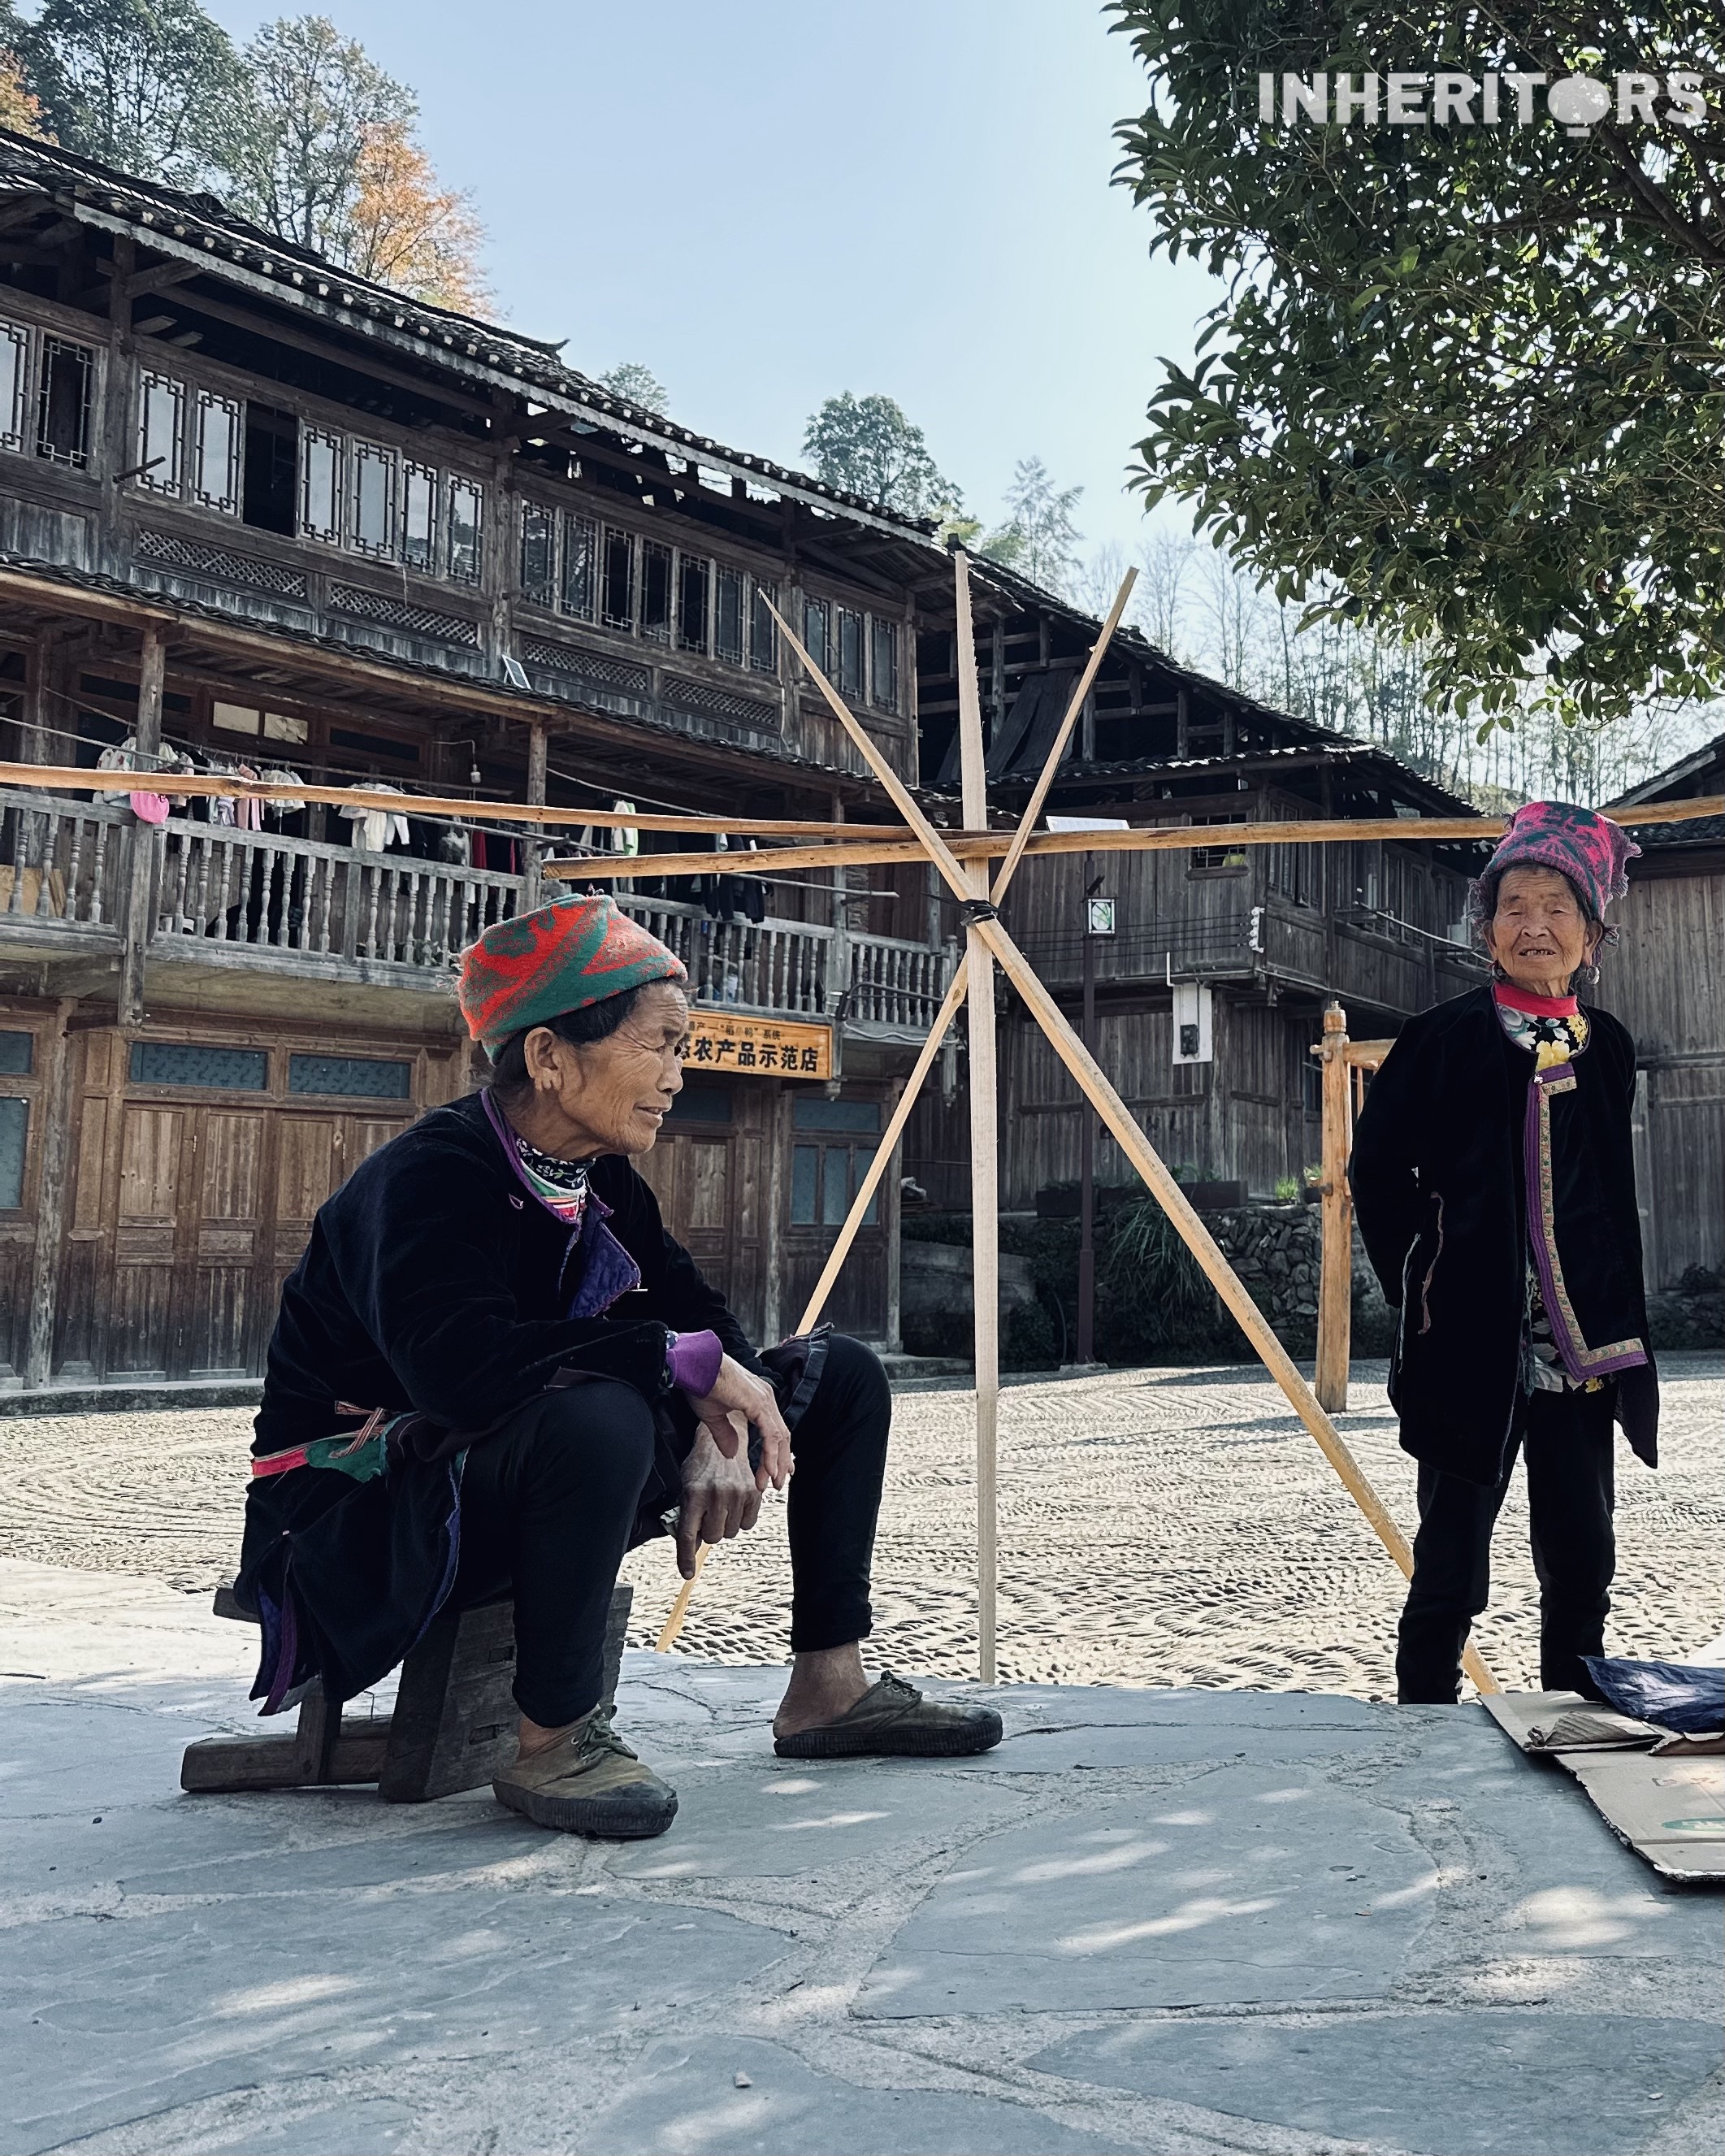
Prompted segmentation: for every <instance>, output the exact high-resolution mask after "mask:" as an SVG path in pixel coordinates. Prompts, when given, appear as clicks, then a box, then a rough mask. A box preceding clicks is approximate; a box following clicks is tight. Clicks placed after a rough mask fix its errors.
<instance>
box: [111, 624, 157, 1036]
mask: <svg viewBox="0 0 1725 2156" xmlns="http://www.w3.org/2000/svg"><path fill="white" fill-rule="evenodd" d="M166 667H167V644H165V643H164V641H163V639H162V631H161V630H160V629H146V630H145V631H144V636H143V649H142V651H141V654H140V658H139V665H138V731H137V759H136V761H137V770H138V773H139V777H140V783H141V785H147V783H148V780H147V778H146V776H145V774H146V773H149V772H151V771H152V770H154V768H155V767H156V759H157V755H158V754H159V752H160V751H161V748H162V675H163V673H164V671H165V670H166ZM126 836H127V841H128V843H127V848H126V898H125V903H124V908H123V911H122V913H121V943H120V1008H119V1012H118V1023H119V1024H121V1025H122V1026H135V1025H138V1024H141V1023H142V1020H143V1016H144V962H145V957H146V952H147V951H148V949H149V945H150V933H151V928H152V927H153V926H154V923H153V921H151V910H152V907H153V906H154V895H155V883H156V864H157V858H158V853H159V849H160V844H161V840H160V838H159V836H158V832H157V827H156V826H154V825H151V824H140V823H137V822H136V821H135V822H134V823H133V825H132V828H131V830H130V831H129V832H128V833H127V834H126Z"/></svg>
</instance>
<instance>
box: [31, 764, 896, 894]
mask: <svg viewBox="0 0 1725 2156" xmlns="http://www.w3.org/2000/svg"><path fill="white" fill-rule="evenodd" d="M0 786H36V787H44V788H52V789H53V790H54V791H55V792H65V791H67V790H68V789H74V788H75V789H76V790H77V791H78V792H79V793H165V794H166V795H167V797H168V798H169V799H170V800H178V799H180V798H182V797H184V798H193V797H197V798H210V797H213V796H216V795H225V796H226V797H227V798H229V799H231V800H248V801H320V802H322V803H325V804H326V806H328V807H334V808H383V809H387V810H388V811H389V812H390V813H391V814H394V815H413V816H453V817H454V818H455V819H457V821H459V822H466V823H470V822H472V821H473V819H475V817H483V818H484V819H485V820H486V821H487V822H489V823H500V824H569V825H572V826H575V827H581V826H585V825H591V826H592V827H593V829H595V830H603V831H616V830H629V831H673V832H675V831H685V832H687V833H688V834H690V836H691V837H696V836H701V835H703V834H704V835H706V836H708V837H712V836H715V835H716V834H718V833H719V832H721V831H723V832H726V833H728V834H734V835H736V836H737V837H740V838H793V839H823V838H834V839H841V838H845V837H848V836H850V835H852V834H855V830H856V829H857V827H856V825H855V824H832V823H822V822H819V821H814V822H811V821H809V820H807V819H802V820H798V819H792V818H787V817H783V816H683V815H670V814H661V813H659V812H657V811H655V810H651V809H634V808H629V809H618V808H552V807H550V806H548V805H547V803H544V802H529V801H476V800H473V799H471V798H467V797H465V796H463V795H459V794H451V795H449V796H448V797H442V796H438V795H434V794H429V793H399V792H390V791H387V790H386V791H382V792H377V791H374V790H373V789H372V788H367V787H363V786H314V785H312V784H311V783H309V782H305V783H301V782H300V781H299V780H295V782H294V783H292V784H291V785H289V784H286V783H283V782H281V781H279V780H275V779H262V778H216V777H213V776H211V775H208V774H205V773H185V774H183V775H182V774H181V773H177V772H172V771H86V770H85V769H84V768H83V767H81V766H80V765H77V764H42V763H0ZM699 858H700V859H701V860H703V861H705V862H706V863H707V864H708V865H709V866H711V865H712V864H713V863H714V862H715V861H717V860H722V859H723V855H717V854H702V855H701V856H700V857H699ZM919 858H920V856H919ZM577 865H582V864H577ZM630 870H632V871H633V872H634V873H635V874H639V872H640V856H639V855H634V856H631V858H630V860H629V864H628V868H627V870H625V871H624V872H625V873H628V872H629V871H630Z"/></svg>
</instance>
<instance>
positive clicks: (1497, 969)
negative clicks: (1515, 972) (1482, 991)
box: [1491, 958, 1509, 981]
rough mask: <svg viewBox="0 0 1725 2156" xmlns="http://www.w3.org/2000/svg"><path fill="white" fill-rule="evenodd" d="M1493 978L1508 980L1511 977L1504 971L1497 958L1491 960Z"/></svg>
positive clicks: (1495, 979)
mask: <svg viewBox="0 0 1725 2156" xmlns="http://www.w3.org/2000/svg"><path fill="white" fill-rule="evenodd" d="M1491 978H1492V979H1493V980H1494V981H1507V979H1508V978H1509V975H1508V974H1507V973H1505V972H1504V970H1503V968H1502V966H1500V965H1499V964H1498V962H1497V960H1496V959H1495V958H1494V959H1493V960H1492V961H1491Z"/></svg>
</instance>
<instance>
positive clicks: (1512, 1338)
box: [1351, 801, 1659, 1702]
mask: <svg viewBox="0 0 1725 2156" xmlns="http://www.w3.org/2000/svg"><path fill="white" fill-rule="evenodd" d="M1637 850H1638V849H1637V848H1636V847H1635V846H1634V845H1632V844H1630V841H1629V840H1628V839H1626V838H1625V835H1624V834H1623V833H1622V831H1621V830H1620V829H1619V828H1618V826H1617V825H1616V824H1613V823H1610V822H1609V821H1607V819H1605V818H1604V817H1602V816H1595V815H1594V814H1591V813H1590V812H1589V810H1587V809H1585V808H1570V807H1568V806H1566V805H1565V804H1564V803H1560V802H1551V801H1536V802H1532V803H1529V804H1528V806H1527V808H1522V809H1518V810H1517V813H1516V814H1515V815H1514V816H1513V817H1512V818H1511V819H1510V824H1509V828H1508V829H1507V831H1506V832H1505V833H1504V834H1503V838H1502V841H1501V843H1500V844H1499V845H1498V847H1497V851H1496V852H1495V853H1494V854H1493V855H1492V856H1491V860H1490V862H1489V863H1488V865H1487V866H1486V872H1485V874H1484V875H1482V876H1481V878H1480V880H1479V882H1478V883H1477V884H1476V886H1475V889H1474V911H1475V921H1476V927H1477V928H1478V930H1479V932H1480V935H1481V940H1482V941H1483V942H1484V944H1485V947H1486V951H1487V952H1488V953H1489V955H1490V957H1491V972H1492V981H1491V985H1490V986H1489V987H1487V988H1476V989H1473V990H1471V991H1470V992H1469V993H1467V994H1466V995H1463V996H1458V997H1456V998H1455V1000H1454V1001H1453V1002H1450V1003H1446V1004H1440V1005H1439V1006H1438V1007H1437V1009H1435V1010H1429V1011H1425V1012H1424V1013H1422V1014H1421V1015H1420V1017H1418V1018H1416V1019H1412V1020H1410V1021H1409V1024H1407V1025H1405V1026H1404V1028H1403V1029H1402V1031H1401V1034H1400V1035H1399V1038H1398V1039H1397V1041H1396V1044H1395V1047H1394V1052H1393V1053H1392V1054H1391V1055H1390V1056H1389V1059H1388V1060H1387V1061H1386V1062H1385V1063H1384V1066H1383V1068H1382V1070H1379V1072H1378V1075H1377V1076H1376V1078H1375V1079H1374V1080H1373V1082H1372V1087H1371V1091H1370V1092H1369V1093H1368V1095H1367V1097H1366V1105H1365V1107H1364V1109H1363V1111H1362V1112H1361V1116H1360V1119H1359V1126H1358V1131H1357V1132H1356V1134H1355V1137H1354V1147H1353V1168H1352V1177H1351V1179H1352V1183H1353V1195H1354V1201H1355V1204H1356V1206H1357V1208H1358V1214H1359V1224H1360V1232H1361V1234H1362V1235H1363V1237H1364V1239H1365V1244H1366V1249H1367V1251H1368V1254H1369V1255H1370V1257H1371V1260H1372V1265H1373V1270H1375V1271H1376V1273H1377V1275H1378V1279H1379V1281H1381V1282H1382V1283H1383V1287H1384V1294H1385V1296H1387V1297H1388V1298H1389V1301H1390V1303H1391V1304H1392V1306H1395V1307H1396V1308H1398V1309H1399V1312H1400V1322H1399V1327H1398V1329H1397V1334H1396V1346H1395V1354H1394V1360H1393V1361H1392V1363H1391V1365H1390V1382H1389V1392H1390V1399H1391V1400H1392V1402H1393V1403H1394V1406H1395V1409H1396V1412H1397V1414H1398V1415H1399V1418H1400V1420H1401V1441H1402V1444H1403V1445H1404V1448H1405V1449H1406V1450H1408V1451H1409V1452H1411V1453H1412V1454H1413V1455H1414V1458H1415V1459H1416V1460H1418V1461H1419V1463H1420V1483H1419V1503H1420V1532H1419V1534H1418V1536H1417V1537H1415V1540H1414V1577H1413V1581H1412V1583H1411V1584H1410V1586H1409V1590H1408V1600H1407V1606H1406V1608H1405V1609H1404V1611H1403V1613H1402V1620H1401V1628H1400V1640H1399V1648H1398V1651H1397V1655H1396V1676H1397V1681H1398V1689H1399V1697H1401V1698H1402V1699H1403V1700H1404V1701H1439V1702H1453V1701H1455V1700H1456V1699H1458V1698H1459V1697H1461V1650H1462V1648H1463V1646H1464V1645H1465V1644H1466V1639H1467V1634H1468V1629H1469V1627H1470V1625H1471V1623H1472V1621H1473V1620H1474V1619H1475V1618H1476V1617H1477V1616H1478V1615H1479V1614H1480V1612H1481V1610H1482V1609H1484V1608H1485V1606H1486V1597H1487V1594H1488V1592H1489V1587H1490V1556H1491V1530H1492V1527H1493V1526H1494V1525H1495V1523H1496V1522H1497V1514H1498V1512H1499V1510H1500V1509H1501V1507H1502V1503H1503V1499H1504V1493H1505V1491H1507V1488H1508V1486H1509V1478H1510V1475H1511V1473H1512V1471H1513V1469H1514V1466H1515V1460H1516V1454H1517V1451H1521V1452H1523V1453H1524V1454H1525V1455H1526V1457H1527V1502H1528V1508H1529V1511H1530V1512H1531V1514H1532V1543H1533V1565H1534V1570H1535V1571H1536V1573H1538V1578H1539V1610H1540V1645H1539V1665H1540V1681H1541V1683H1542V1684H1543V1686H1545V1688H1546V1689H1547V1690H1548V1691H1581V1692H1585V1693H1589V1694H1593V1693H1594V1689H1595V1688H1594V1684H1593V1681H1592V1680H1591V1678H1590V1677H1589V1675H1588V1672H1587V1670H1586V1668H1585V1666H1584V1661H1583V1657H1584V1655H1599V1654H1603V1652H1604V1627H1605V1617H1606V1614H1607V1612H1608V1611H1609V1609H1610V1606H1611V1599H1610V1586H1611V1576H1612V1573H1613V1570H1614V1568H1615V1564H1616V1544H1615V1539H1614V1537H1613V1532H1612V1512H1613V1507H1614V1502H1615V1485H1614V1480H1613V1456H1612V1454H1613V1433H1612V1425H1613V1423H1614V1421H1615V1422H1620V1423H1621V1424H1622V1425H1623V1429H1624V1433H1625V1435H1626V1436H1627V1437H1628V1439H1629V1441H1630V1445H1632V1446H1633V1447H1634V1449H1635V1451H1636V1452H1637V1453H1638V1454H1639V1455H1640V1457H1641V1458H1642V1459H1643V1460H1645V1461H1646V1463H1647V1465H1648V1466H1650V1467H1652V1466H1656V1464H1657V1459H1658V1455H1657V1450H1656V1437H1657V1432H1658V1425H1659V1389H1658V1383H1657V1379H1656V1376H1655V1373H1654V1367H1653V1358H1652V1355H1651V1353H1650V1352H1649V1348H1648V1345H1647V1303H1646V1296H1645V1290H1644V1287H1643V1285H1642V1277H1641V1232H1640V1214H1639V1212H1638V1211H1637V1209H1636V1204H1635V1163H1634V1158H1633V1154H1632V1152H1631V1149H1630V1106H1631V1104H1632V1103H1633V1101H1634V1099H1635V1045H1634V1043H1633V1042H1632V1040H1631V1039H1630V1036H1629V1034H1627V1033H1626V1032H1625V1029H1624V1028H1623V1027H1622V1026H1621V1025H1620V1024H1619V1023H1618V1021H1617V1020H1616V1019H1615V1018H1613V1017H1612V1016H1611V1015H1610V1014H1609V1012H1606V1011H1601V1010H1595V1009H1592V1008H1590V1007H1584V1005H1583V1004H1581V1003H1580V1002H1579V1000H1578V998H1577V996H1576V993H1575V991H1576V984H1577V983H1578V982H1579V981H1581V982H1591V981H1594V980H1597V979H1598V978H1599V967H1598V964H1597V962H1596V961H1597V958H1598V955H1599V949H1600V947H1601V945H1602V944H1603V943H1604V942H1605V941H1606V940H1607V939H1608V937H1610V936H1611V935H1612V934H1613V932H1611V931H1609V930H1607V928H1606V927H1605V925H1604V914H1605V907H1606V904H1607V901H1609V900H1610V899H1612V898H1615V897H1620V896H1622V894H1623V892H1624V891H1625V890H1627V888H1628V883H1627V880H1626V877H1625V864H1626V862H1627V861H1628V860H1629V859H1630V856H1631V855H1633V854H1635V852H1636V851H1637ZM1595 1696H1596V1695H1595Z"/></svg>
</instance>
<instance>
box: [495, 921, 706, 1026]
mask: <svg viewBox="0 0 1725 2156" xmlns="http://www.w3.org/2000/svg"><path fill="white" fill-rule="evenodd" d="M688 978H689V972H688V968H686V967H685V965H684V963H683V962H682V960H681V959H680V957H677V955H676V953H675V952H673V951H668V950H667V949H666V948H665V946H664V944H663V943H661V942H660V941H659V939H658V937H656V936H649V934H648V933H647V932H646V930H645V929H644V928H642V927H638V926H637V925H636V923H635V922H634V921H631V920H630V919H629V916H628V915H627V914H626V913H623V912H620V911H619V910H618V907H617V905H616V902H615V901H614V900H612V899H609V898H560V899H558V900H557V901H556V902H555V903H554V904H552V905H551V906H540V907H539V908H538V909H537V910H536V911H534V912H532V913H518V914H516V916H515V918H514V919H513V920H512V921H498V922H496V923H495V926H494V927H490V928H488V929H487V930H486V931H485V934H484V935H483V936H481V937H480V939H479V941H478V942H477V943H471V944H470V945H469V946H468V947H467V948H466V950H465V951H464V952H462V954H461V981H460V986H459V991H458V993H459V996H460V998H461V1014H462V1016H463V1017H464V1018H465V1019H466V1020H467V1030H468V1032H469V1033H470V1034H472V1036H473V1038H474V1039H475V1040H477V1041H479V1042H480V1044H481V1045H483V1046H484V1047H485V1049H486V1050H488V1051H489V1050H493V1049H495V1048H497V1047H499V1046H501V1044H502V1043H503V1042H504V1041H506V1040H507V1039H508V1038H509V1036H510V1035H511V1034H512V1033H521V1032H523V1031H525V1029H526V1028H527V1027H529V1026H533V1025H549V1024H550V1023H551V1021H552V1019H554V1018H561V1017H562V1014H563V1013H564V1012H565V1011H572V1010H579V1009H582V1007H583V1005H584V1004H596V1003H599V1002H602V1001H603V999H604V998H605V997H607V996H620V995H621V994H622V993H624V990H625V989H628V988H641V987H643V986H644V984H645V983H647V982H649V981H671V982H675V983H681V982H684V981H686V980H687V979H688Z"/></svg>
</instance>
